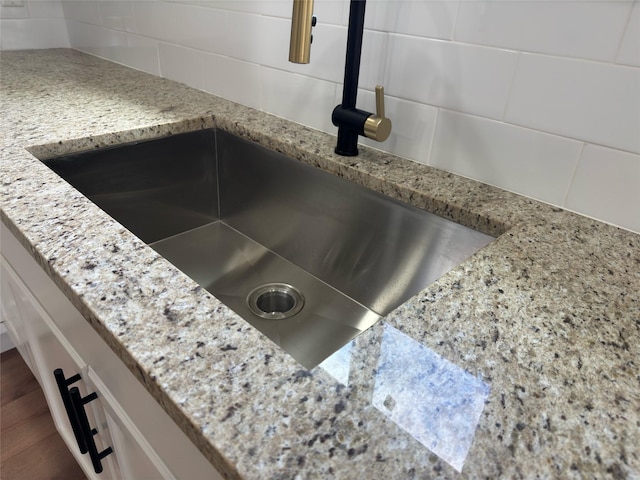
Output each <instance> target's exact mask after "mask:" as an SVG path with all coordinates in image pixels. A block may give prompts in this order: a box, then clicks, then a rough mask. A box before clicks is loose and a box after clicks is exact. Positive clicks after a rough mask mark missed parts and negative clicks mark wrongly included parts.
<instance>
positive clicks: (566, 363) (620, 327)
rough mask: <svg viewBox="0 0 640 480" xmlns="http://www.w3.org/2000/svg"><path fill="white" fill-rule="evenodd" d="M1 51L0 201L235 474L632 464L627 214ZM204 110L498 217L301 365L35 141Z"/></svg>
mask: <svg viewBox="0 0 640 480" xmlns="http://www.w3.org/2000/svg"><path fill="white" fill-rule="evenodd" d="M0 70H1V75H2V76H1V87H0V101H1V109H2V110H1V113H0V144H1V148H2V157H1V162H2V163H1V167H0V169H1V175H2V178H1V180H2V191H1V194H2V195H1V198H2V204H1V205H2V221H3V222H4V223H5V224H6V225H7V226H8V227H9V228H10V229H11V231H12V232H13V233H14V234H15V235H16V236H17V237H18V239H19V240H20V241H21V242H22V243H23V245H24V246H25V247H27V248H28V249H29V251H30V252H31V253H32V255H33V256H34V258H35V259H36V260H37V261H38V262H39V263H40V264H41V265H42V266H43V268H44V269H45V270H46V271H47V273H48V274H49V276H51V278H52V279H53V280H54V281H55V282H56V284H57V285H58V286H59V287H60V288H61V289H62V290H63V291H64V292H65V294H66V295H67V297H68V298H69V299H70V300H71V301H72V303H73V304H74V305H75V306H76V307H77V308H78V309H79V310H80V311H81V312H82V313H83V315H84V316H85V318H86V319H87V321H88V322H90V323H91V324H92V325H93V327H94V328H95V329H96V330H97V331H98V333H99V334H100V335H101V336H102V337H103V338H104V339H105V341H106V342H107V343H108V344H109V345H110V347H111V348H112V349H113V350H114V351H115V352H116V353H117V354H118V355H119V356H120V357H121V358H122V360H123V362H124V363H125V364H126V365H127V366H128V367H129V368H130V369H131V371H132V372H133V373H134V374H135V375H136V376H137V378H138V379H139V380H140V381H141V382H142V383H143V384H144V385H145V387H146V388H147V390H149V392H150V393H151V394H152V395H153V396H154V397H155V398H156V399H157V400H158V402H159V404H160V405H162V406H163V408H164V409H165V410H166V411H167V412H168V413H169V415H170V416H171V417H172V418H173V419H174V420H175V421H176V423H177V424H178V425H179V426H180V427H181V428H182V429H183V430H184V431H185V433H186V434H187V435H188V436H189V437H190V438H191V439H192V440H193V442H194V443H195V444H196V445H197V446H198V448H199V449H200V450H201V451H202V452H203V454H204V455H205V456H206V457H207V458H208V459H209V460H210V461H211V463H212V464H213V465H214V466H216V468H218V470H219V471H220V472H222V473H223V474H224V475H225V476H226V477H229V478H248V479H267V478H283V479H284V478H304V479H307V478H320V479H324V478H340V479H391V478H393V479H404V478H407V479H413V478H460V477H462V478H554V477H555V478H598V479H600V478H640V236H639V235H636V234H633V233H630V232H627V231H624V230H621V229H618V228H614V227H612V226H608V225H605V224H602V223H599V222H596V221H593V220H590V219H588V218H585V217H581V216H578V215H575V214H571V213H569V212H566V211H563V210H561V209H558V208H553V207H551V206H548V205H545V204H541V203H538V202H535V201H532V200H530V199H527V198H524V197H521V196H518V195H515V194H512V193H509V192H505V191H502V190H500V189H497V188H494V187H490V186H487V185H483V184H480V183H477V182H474V181H471V180H467V179H464V178H461V177H457V176H455V175H451V174H447V173H445V172H441V171H438V170H434V169H431V168H429V167H425V166H422V165H419V164H416V163H412V162H408V161H406V160H403V159H399V158H397V157H393V156H391V155H387V154H382V153H380V152H375V151H373V150H369V149H363V151H362V154H361V155H360V156H359V157H356V158H341V157H338V156H336V155H334V154H333V143H334V139H333V137H332V136H330V135H326V134H323V133H320V132H317V131H314V130H311V129H308V128H304V127H301V126H299V125H296V124H292V123H290V122H287V121H285V120H282V119H278V118H274V117H272V116H269V115H266V114H264V113H260V112H257V111H255V110H252V109H249V108H246V107H242V106H239V105H236V104H234V103H232V102H228V101H226V100H223V99H220V98H216V97H213V96H211V95H208V94H205V93H202V92H199V91H196V90H193V89H190V88H188V87H186V86H183V85H179V84H176V83H174V82H171V81H168V80H164V79H161V78H157V77H153V76H150V75H146V74H143V73H140V72H137V71H134V70H131V69H127V68H125V67H122V66H119V65H116V64H113V63H109V62H105V61H102V60H99V59H96V58H94V57H90V56H87V55H83V54H80V53H78V52H74V51H71V50H47V51H29V52H3V53H2V54H1V55H0ZM327 115H329V112H327ZM207 127H217V128H221V129H224V130H227V131H230V132H233V133H236V134H239V135H241V136H244V137H247V138H250V139H253V140H255V141H258V142H260V143H262V144H264V145H266V146H268V147H270V148H273V149H275V150H278V151H281V152H284V153H286V154H288V155H290V156H293V157H295V158H298V159H300V160H301V161H304V162H307V163H310V164H312V165H316V166H319V167H321V168H323V169H325V170H328V171H330V172H333V173H335V174H337V175H340V176H342V177H345V178H348V179H350V180H352V181H354V182H356V183H359V184H363V185H365V186H368V187H370V188H372V189H375V190H378V191H381V192H383V193H386V194H388V195H391V196H393V197H396V198H398V199H401V200H404V201H407V202H409V203H411V204H413V205H416V206H418V207H421V208H425V209H426V210H429V211H432V212H434V213H437V214H439V215H442V216H445V217H448V218H452V219H454V220H456V221H458V222H460V223H463V224H465V225H467V226H471V227H474V228H476V229H478V230H482V231H484V232H485V233H491V234H493V235H494V236H497V237H498V238H497V240H496V241H495V242H493V243H491V244H490V245H489V246H487V247H485V248H484V249H482V250H481V251H480V252H478V253H477V254H476V255H474V256H473V257H471V258H470V259H469V260H467V261H465V262H464V263H462V264H461V265H459V266H458V267H457V268H455V269H454V270H453V271H451V272H450V273H448V274H447V275H445V276H443V277H442V278H441V279H440V280H438V281H437V282H435V283H433V284H432V285H430V286H429V287H428V288H426V289H425V290H424V291H423V292H421V293H420V294H418V295H416V296H415V297H414V298H412V299H411V300H410V301H408V302H407V303H406V304H405V305H403V306H402V307H400V308H398V309H396V310H395V311H394V312H392V313H391V314H389V315H388V316H387V317H386V318H384V319H383V321H381V322H379V323H378V324H376V325H375V326H374V327H372V328H371V329H369V330H368V331H366V332H365V333H363V334H362V335H360V336H359V337H358V338H357V339H356V340H355V341H354V342H353V343H351V344H349V346H348V348H346V349H343V350H341V351H340V352H339V354H336V355H335V356H334V357H335V358H334V357H332V362H331V363H332V365H333V366H325V367H316V368H315V369H313V370H311V371H307V370H306V369H304V368H302V367H301V366H300V365H299V364H297V363H296V362H295V361H294V360H293V359H292V358H291V357H289V356H288V355H287V354H285V353H283V352H282V351H281V350H280V349H279V348H278V347H276V346H275V345H274V344H273V343H272V342H271V341H270V340H268V339H267V338H266V337H264V336H263V335H262V334H260V333H259V332H258V331H257V330H255V329H254V328H253V327H251V326H249V324H247V323H246V322H245V321H243V320H242V319H241V318H240V317H238V316H237V315H235V314H234V313H233V312H232V311H230V310H229V309H227V308H226V307H225V306H224V305H222V304H221V303H220V302H219V301H218V300H217V299H215V298H214V297H213V296H211V295H210V294H208V293H207V292H206V291H204V290H203V289H201V288H199V287H198V286H197V285H196V284H195V283H194V282H193V281H191V280H190V279H189V278H187V277H186V276H184V275H183V274H182V273H180V272H179V271H178V270H177V269H175V268H174V267H173V266H172V265H171V264H169V263H168V262H166V261H165V260H164V259H163V258H161V257H159V256H158V255H157V254H156V253H155V252H154V251H153V250H152V249H150V248H149V247H147V246H145V245H144V244H143V243H142V242H141V241H140V240H138V239H137V238H136V237H135V236H133V235H132V234H131V233H129V232H128V231H126V230H125V229H124V228H123V227H121V226H120V225H119V224H118V223H116V222H115V221H113V220H112V219H111V218H110V217H108V216H107V215H106V214H105V213H103V212H102V211H101V210H99V209H98V208H97V207H96V206H94V205H93V204H92V203H91V202H89V201H88V200H87V199H86V198H84V197H83V196H82V195H80V194H79V193H78V192H77V191H75V190H74V189H73V188H71V187H70V186H69V185H68V184H66V183H65V182H64V181H62V180H61V179H60V178H58V177H57V176H56V175H55V174H54V173H52V172H51V171H50V170H49V169H48V168H47V167H45V166H44V165H42V164H41V163H40V162H39V161H38V159H37V158H36V157H39V158H45V157H50V156H53V155H56V154H60V153H66V152H70V151H80V150H86V149H89V148H95V147H98V146H104V145H113V144H119V143H124V142H127V141H131V140H136V139H143V138H151V137H157V136H162V135H166V134H169V133H176V132H182V131H190V130H196V129H201V128H207ZM89 267H90V268H89ZM167 312H169V313H170V314H167ZM460 472H461V473H460Z"/></svg>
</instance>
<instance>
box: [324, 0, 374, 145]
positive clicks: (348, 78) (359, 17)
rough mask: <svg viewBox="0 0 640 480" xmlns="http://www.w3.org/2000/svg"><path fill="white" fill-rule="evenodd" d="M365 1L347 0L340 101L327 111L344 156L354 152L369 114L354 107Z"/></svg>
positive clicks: (358, 75) (358, 74)
mask: <svg viewBox="0 0 640 480" xmlns="http://www.w3.org/2000/svg"><path fill="white" fill-rule="evenodd" d="M366 3H367V2H366V1H365V0H351V5H350V8H349V28H348V33H347V55H346V59H345V64H344V85H343V90H342V103H341V104H340V105H338V106H337V107H336V108H334V109H333V113H332V115H331V121H332V122H333V124H334V125H335V126H336V127H338V143H337V146H336V149H335V152H336V153H337V154H338V155H344V156H354V155H358V137H359V136H360V135H364V124H365V121H366V119H367V118H368V117H369V116H371V115H372V114H371V113H369V112H365V111H363V110H358V109H357V108H356V99H357V96H358V79H359V77H360V57H361V55H362V36H363V34H364V13H365V7H366Z"/></svg>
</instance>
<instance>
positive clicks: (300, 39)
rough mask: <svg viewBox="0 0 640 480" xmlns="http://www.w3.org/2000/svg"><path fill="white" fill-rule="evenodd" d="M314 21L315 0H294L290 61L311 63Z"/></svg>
mask: <svg viewBox="0 0 640 480" xmlns="http://www.w3.org/2000/svg"><path fill="white" fill-rule="evenodd" d="M313 23H314V20H313V0H293V13H292V14H291V40H290V42H289V61H290V62H293V63H309V59H310V57H311V41H312V37H311V27H312V26H313Z"/></svg>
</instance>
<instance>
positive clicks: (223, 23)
mask: <svg viewBox="0 0 640 480" xmlns="http://www.w3.org/2000/svg"><path fill="white" fill-rule="evenodd" d="M174 15H175V17H174V18H173V19H172V21H173V22H175V23H176V24H178V25H188V26H189V28H182V29H180V30H179V31H178V35H177V42H178V43H179V44H180V45H183V46H185V47H192V48H197V49H199V50H204V51H207V52H211V53H219V54H222V55H224V54H226V53H227V50H228V48H227V43H228V40H227V37H228V34H227V33H228V32H227V13H226V12H225V11H223V10H217V9H214V8H206V7H201V6H195V5H184V4H177V5H175V7H174Z"/></svg>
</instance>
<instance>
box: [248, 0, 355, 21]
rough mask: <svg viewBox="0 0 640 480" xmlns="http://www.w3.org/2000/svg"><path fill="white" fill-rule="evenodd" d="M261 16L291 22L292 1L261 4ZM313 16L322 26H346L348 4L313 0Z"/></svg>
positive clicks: (278, 0)
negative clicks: (279, 18)
mask: <svg viewBox="0 0 640 480" xmlns="http://www.w3.org/2000/svg"><path fill="white" fill-rule="evenodd" d="M261 4H262V14H263V15H269V16H272V17H281V18H286V19H287V20H289V21H290V20H291V13H292V11H293V1H289V0H284V1H283V0H266V1H263V2H261ZM313 14H314V15H315V16H316V18H317V20H318V26H322V25H343V26H345V25H347V20H348V18H349V2H345V1H344V0H315V2H314V3H313Z"/></svg>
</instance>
